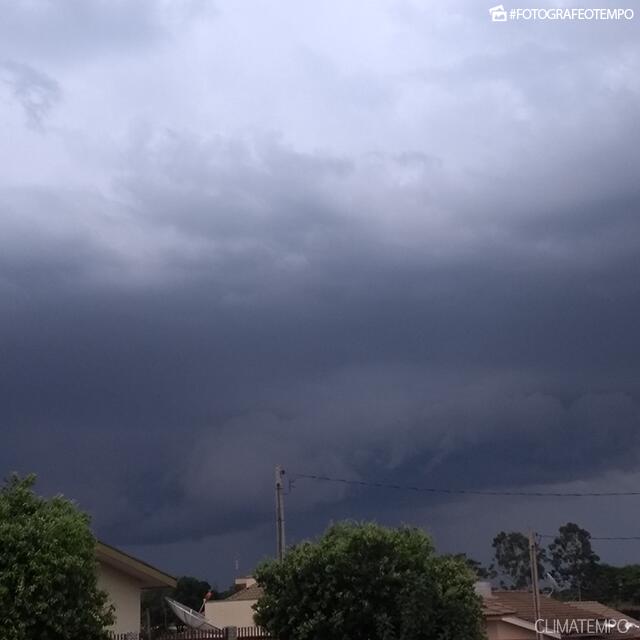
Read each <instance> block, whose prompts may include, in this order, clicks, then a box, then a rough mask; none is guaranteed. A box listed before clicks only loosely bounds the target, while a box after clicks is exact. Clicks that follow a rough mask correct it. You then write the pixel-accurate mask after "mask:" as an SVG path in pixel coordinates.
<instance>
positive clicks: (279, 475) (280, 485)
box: [276, 465, 285, 560]
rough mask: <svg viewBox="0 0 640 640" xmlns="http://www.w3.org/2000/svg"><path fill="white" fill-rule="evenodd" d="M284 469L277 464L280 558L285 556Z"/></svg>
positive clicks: (278, 548) (277, 547)
mask: <svg viewBox="0 0 640 640" xmlns="http://www.w3.org/2000/svg"><path fill="white" fill-rule="evenodd" d="M284 550H285V539H284V469H282V467H280V465H278V466H276V554H277V558H278V560H282V559H283V558H284Z"/></svg>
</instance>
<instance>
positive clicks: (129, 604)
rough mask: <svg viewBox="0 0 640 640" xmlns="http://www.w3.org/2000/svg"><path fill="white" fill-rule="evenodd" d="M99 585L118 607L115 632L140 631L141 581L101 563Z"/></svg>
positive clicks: (99, 565)
mask: <svg viewBox="0 0 640 640" xmlns="http://www.w3.org/2000/svg"><path fill="white" fill-rule="evenodd" d="M98 586H99V587H100V589H102V590H103V591H106V592H107V593H108V594H109V601H110V602H111V603H112V604H113V605H115V608H116V610H115V616H116V622H115V624H114V625H113V627H111V630H112V631H114V632H115V633H130V632H136V633H137V632H138V631H140V583H139V582H138V581H137V580H135V579H134V578H132V577H131V576H128V575H127V574H126V573H122V572H121V571H118V570H117V569H114V568H112V567H110V566H108V565H105V564H103V563H99V564H98Z"/></svg>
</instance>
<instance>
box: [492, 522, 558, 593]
mask: <svg viewBox="0 0 640 640" xmlns="http://www.w3.org/2000/svg"><path fill="white" fill-rule="evenodd" d="M492 546H493V549H494V554H495V566H496V567H497V568H498V569H499V570H500V572H501V573H502V575H504V576H506V577H507V578H509V582H510V586H511V588H512V589H523V588H524V587H526V586H528V585H529V584H530V583H531V560H530V556H529V539H528V538H527V536H525V535H524V534H522V533H519V532H518V531H510V532H509V533H506V532H505V531H501V532H500V533H499V534H498V535H497V536H496V537H495V538H494V539H493V543H492ZM545 561H546V553H545V551H544V549H540V550H539V551H538V573H539V575H541V576H543V575H544V572H545V568H544V563H545ZM501 584H502V585H503V586H506V585H505V583H504V581H501Z"/></svg>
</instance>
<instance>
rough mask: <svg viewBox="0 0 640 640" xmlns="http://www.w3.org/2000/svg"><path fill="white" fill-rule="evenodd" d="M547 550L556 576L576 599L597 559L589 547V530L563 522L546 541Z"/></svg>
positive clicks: (593, 569) (592, 570) (590, 574)
mask: <svg viewBox="0 0 640 640" xmlns="http://www.w3.org/2000/svg"><path fill="white" fill-rule="evenodd" d="M549 554H550V562H551V566H552V567H553V570H554V576H555V578H556V580H558V582H559V583H560V585H561V586H562V587H563V588H564V589H565V590H567V591H569V592H570V593H571V594H572V595H574V596H576V597H577V598H578V599H580V598H581V597H582V590H583V588H584V587H585V586H587V585H588V582H589V580H590V578H592V577H593V574H594V571H595V567H596V565H597V563H598V561H599V560H600V558H599V557H598V556H597V555H596V553H595V552H594V551H593V549H592V548H591V534H590V533H589V532H588V531H587V530H586V529H582V528H581V527H579V526H578V525H577V524H575V523H573V522H567V524H565V525H564V526H562V527H560V529H559V531H558V535H557V536H556V537H555V538H554V540H553V542H552V543H551V544H550V545H549Z"/></svg>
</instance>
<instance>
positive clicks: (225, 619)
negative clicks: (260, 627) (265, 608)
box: [204, 577, 263, 628]
mask: <svg viewBox="0 0 640 640" xmlns="http://www.w3.org/2000/svg"><path fill="white" fill-rule="evenodd" d="M235 586H236V592H235V593H234V594H232V595H231V596H229V597H228V598H225V599H224V600H209V602H207V603H206V604H205V606H204V615H205V618H206V619H207V620H208V621H209V622H210V623H211V624H213V625H215V626H216V627H219V628H224V627H254V626H255V624H256V623H255V621H254V619H253V615H254V613H255V611H254V609H253V605H255V604H256V602H258V599H259V598H260V596H262V593H263V592H262V587H259V586H258V585H257V584H256V581H255V579H254V578H252V577H247V578H236V580H235Z"/></svg>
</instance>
